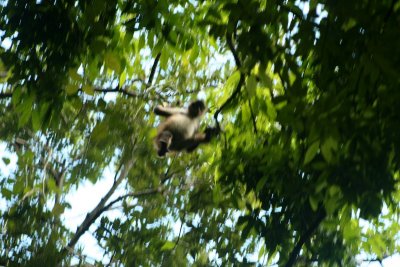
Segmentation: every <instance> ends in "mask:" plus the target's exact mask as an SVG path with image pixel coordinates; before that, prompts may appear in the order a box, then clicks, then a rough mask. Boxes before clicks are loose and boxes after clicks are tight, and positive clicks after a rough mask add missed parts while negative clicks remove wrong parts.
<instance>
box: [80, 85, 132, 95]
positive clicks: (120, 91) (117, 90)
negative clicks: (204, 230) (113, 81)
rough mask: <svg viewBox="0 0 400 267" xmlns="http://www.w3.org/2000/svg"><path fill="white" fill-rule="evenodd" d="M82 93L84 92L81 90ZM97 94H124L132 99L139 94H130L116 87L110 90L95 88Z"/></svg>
mask: <svg viewBox="0 0 400 267" xmlns="http://www.w3.org/2000/svg"><path fill="white" fill-rule="evenodd" d="M80 91H82V90H80ZM94 91H95V92H99V93H103V94H106V93H122V94H123V95H126V96H130V97H138V94H136V93H134V92H129V91H128V90H126V89H124V88H120V87H119V86H117V87H115V88H108V89H102V88H95V89H94Z"/></svg>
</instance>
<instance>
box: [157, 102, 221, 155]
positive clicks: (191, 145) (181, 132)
mask: <svg viewBox="0 0 400 267" xmlns="http://www.w3.org/2000/svg"><path fill="white" fill-rule="evenodd" d="M205 112H206V106H205V104H204V102H203V101H202V100H197V101H194V102H192V103H190V105H189V107H188V108H187V109H184V108H177V107H163V106H160V105H158V106H157V107H156V108H155V109H154V113H155V114H157V115H160V116H164V117H166V120H165V121H164V122H162V123H161V124H160V125H159V126H158V133H157V136H156V138H155V146H156V148H157V154H158V156H160V157H163V156H165V154H166V153H167V152H169V151H182V150H186V151H187V152H192V151H193V150H195V149H196V147H197V146H198V145H199V144H201V143H207V142H209V141H210V140H211V137H212V135H214V134H217V133H218V129H216V128H207V129H206V130H205V131H204V133H199V132H198V129H199V125H200V118H201V117H202V116H203V115H204V113H205Z"/></svg>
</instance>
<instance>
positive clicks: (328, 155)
mask: <svg viewBox="0 0 400 267" xmlns="http://www.w3.org/2000/svg"><path fill="white" fill-rule="evenodd" d="M337 146H338V144H337V141H336V140H335V139H333V138H332V137H328V138H327V139H325V141H324V142H323V143H322V145H321V154H322V156H323V157H324V159H325V160H326V162H328V163H331V162H332V158H333V154H332V152H333V151H335V150H337Z"/></svg>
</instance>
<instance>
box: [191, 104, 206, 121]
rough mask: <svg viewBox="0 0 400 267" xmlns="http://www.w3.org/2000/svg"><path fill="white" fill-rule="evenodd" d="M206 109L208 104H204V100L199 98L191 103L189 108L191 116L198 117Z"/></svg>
mask: <svg viewBox="0 0 400 267" xmlns="http://www.w3.org/2000/svg"><path fill="white" fill-rule="evenodd" d="M205 111H206V105H205V104H204V102H203V100H197V101H194V102H192V103H190V105H189V108H188V113H189V117H191V118H196V117H199V116H201V115H203V113H204V112H205Z"/></svg>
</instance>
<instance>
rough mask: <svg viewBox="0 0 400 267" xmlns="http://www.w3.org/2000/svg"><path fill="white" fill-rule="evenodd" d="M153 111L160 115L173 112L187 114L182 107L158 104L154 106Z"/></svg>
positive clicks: (168, 114) (166, 115) (167, 114)
mask: <svg viewBox="0 0 400 267" xmlns="http://www.w3.org/2000/svg"><path fill="white" fill-rule="evenodd" d="M154 113H155V114H157V115H160V116H165V117H169V116H171V115H173V114H179V113H181V114H187V110H186V109H184V108H176V107H163V106H161V105H158V106H156V107H155V108H154Z"/></svg>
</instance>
